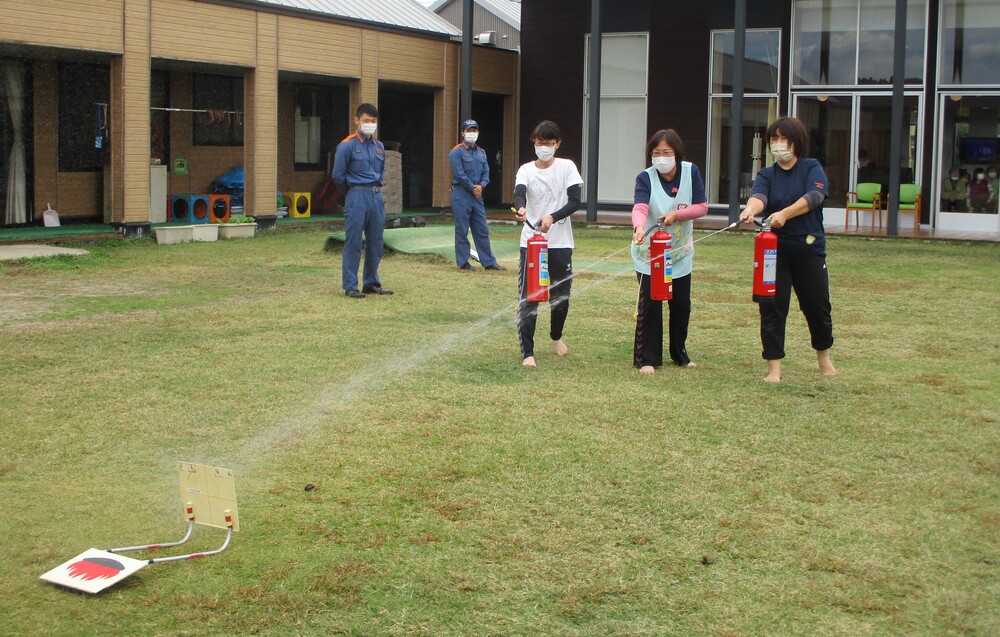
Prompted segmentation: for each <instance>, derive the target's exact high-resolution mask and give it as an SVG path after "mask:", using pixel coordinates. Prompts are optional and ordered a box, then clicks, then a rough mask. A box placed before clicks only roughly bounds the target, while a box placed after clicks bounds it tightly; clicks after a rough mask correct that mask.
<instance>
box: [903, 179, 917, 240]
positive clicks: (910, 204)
mask: <svg viewBox="0 0 1000 637" xmlns="http://www.w3.org/2000/svg"><path fill="white" fill-rule="evenodd" d="M899 211H900V212H911V213H913V233H914V234H916V233H918V232H920V185H919V184H899Z"/></svg>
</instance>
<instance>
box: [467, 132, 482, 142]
mask: <svg viewBox="0 0 1000 637" xmlns="http://www.w3.org/2000/svg"><path fill="white" fill-rule="evenodd" d="M478 139H479V133H466V134H465V143H466V144H475V143H476V141H477V140H478Z"/></svg>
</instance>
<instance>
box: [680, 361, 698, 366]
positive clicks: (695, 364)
mask: <svg viewBox="0 0 1000 637" xmlns="http://www.w3.org/2000/svg"><path fill="white" fill-rule="evenodd" d="M697 366H698V364H697V363H695V362H694V361H688V364H687V365H681V367H697Z"/></svg>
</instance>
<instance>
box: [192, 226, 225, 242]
mask: <svg viewBox="0 0 1000 637" xmlns="http://www.w3.org/2000/svg"><path fill="white" fill-rule="evenodd" d="M192 232H193V233H194V240H195V241H218V240H219V224H217V223H203V224H199V225H196V226H192Z"/></svg>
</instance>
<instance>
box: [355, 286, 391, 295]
mask: <svg viewBox="0 0 1000 637" xmlns="http://www.w3.org/2000/svg"><path fill="white" fill-rule="evenodd" d="M361 291H362V292H364V293H365V294H392V290H387V289H385V288H384V287H382V286H381V285H366V286H365V287H363V288H361Z"/></svg>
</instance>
